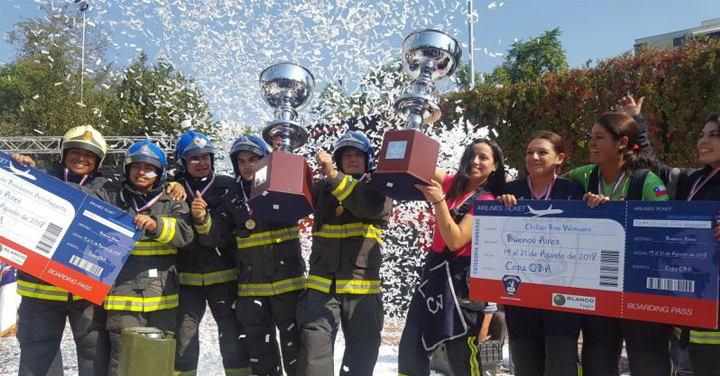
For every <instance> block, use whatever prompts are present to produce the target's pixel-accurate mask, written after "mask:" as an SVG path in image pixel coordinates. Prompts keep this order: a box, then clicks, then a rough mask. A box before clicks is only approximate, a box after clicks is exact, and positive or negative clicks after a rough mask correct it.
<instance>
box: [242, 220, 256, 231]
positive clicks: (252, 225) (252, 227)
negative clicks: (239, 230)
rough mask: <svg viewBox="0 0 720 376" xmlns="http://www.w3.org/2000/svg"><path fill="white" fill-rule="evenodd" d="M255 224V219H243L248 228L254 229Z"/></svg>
mask: <svg viewBox="0 0 720 376" xmlns="http://www.w3.org/2000/svg"><path fill="white" fill-rule="evenodd" d="M256 225H257V223H255V221H254V220H252V219H248V220H247V221H245V228H246V229H248V230H252V229H254V228H255V226H256Z"/></svg>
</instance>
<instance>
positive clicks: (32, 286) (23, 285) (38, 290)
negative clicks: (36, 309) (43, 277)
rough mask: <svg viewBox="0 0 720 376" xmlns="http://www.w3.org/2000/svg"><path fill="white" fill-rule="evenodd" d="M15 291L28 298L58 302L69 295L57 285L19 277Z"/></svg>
mask: <svg viewBox="0 0 720 376" xmlns="http://www.w3.org/2000/svg"><path fill="white" fill-rule="evenodd" d="M17 293H18V294H19V295H22V296H27V297H29V298H36V299H43V300H54V301H58V302H65V301H67V300H68V295H69V293H68V292H67V291H66V290H63V289H61V288H60V287H57V286H52V285H43V284H40V283H32V282H26V281H23V280H20V279H18V281H17Z"/></svg>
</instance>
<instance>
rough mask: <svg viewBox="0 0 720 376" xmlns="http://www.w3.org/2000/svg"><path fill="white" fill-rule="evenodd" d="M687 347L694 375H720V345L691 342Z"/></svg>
mask: <svg viewBox="0 0 720 376" xmlns="http://www.w3.org/2000/svg"><path fill="white" fill-rule="evenodd" d="M687 349H688V354H689V355H690V364H691V365H692V371H693V375H694V376H717V375H720V345H705V344H699V343H692V342H690V343H688V345H687Z"/></svg>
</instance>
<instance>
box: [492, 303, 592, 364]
mask: <svg viewBox="0 0 720 376" xmlns="http://www.w3.org/2000/svg"><path fill="white" fill-rule="evenodd" d="M505 311H506V315H507V324H508V332H509V333H510V353H511V355H512V360H513V364H515V375H516V376H543V375H553V376H577V374H578V336H579V335H580V326H581V324H582V316H581V315H578V314H575V313H569V312H557V311H548V310H541V309H535V308H527V307H518V306H506V307H505Z"/></svg>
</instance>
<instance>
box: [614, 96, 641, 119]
mask: <svg viewBox="0 0 720 376" xmlns="http://www.w3.org/2000/svg"><path fill="white" fill-rule="evenodd" d="M644 101H645V97H640V98H639V99H638V100H637V102H636V101H635V98H634V97H633V96H632V95H626V96H624V97H622V98H620V102H619V104H618V106H617V110H618V112H620V113H623V114H625V115H628V116H631V117H632V116H638V115H640V111H641V110H642V105H643V102H644Z"/></svg>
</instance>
